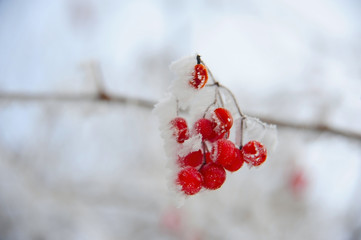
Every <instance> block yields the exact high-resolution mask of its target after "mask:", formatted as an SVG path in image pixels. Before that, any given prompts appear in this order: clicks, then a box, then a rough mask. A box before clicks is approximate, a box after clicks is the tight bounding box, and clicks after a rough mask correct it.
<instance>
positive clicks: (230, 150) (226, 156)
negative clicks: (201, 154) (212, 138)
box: [212, 139, 235, 166]
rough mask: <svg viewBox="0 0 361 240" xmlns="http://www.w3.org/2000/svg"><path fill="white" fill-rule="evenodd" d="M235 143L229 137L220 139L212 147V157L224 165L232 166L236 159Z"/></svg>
mask: <svg viewBox="0 0 361 240" xmlns="http://www.w3.org/2000/svg"><path fill="white" fill-rule="evenodd" d="M234 151H235V146H234V143H233V142H231V141H229V140H227V139H219V140H218V141H217V142H215V143H214V145H213V148H212V158H213V159H215V161H216V162H217V163H218V164H220V165H222V166H230V165H231V164H232V161H233V159H234Z"/></svg>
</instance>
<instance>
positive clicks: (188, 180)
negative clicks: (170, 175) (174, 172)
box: [176, 167, 203, 195]
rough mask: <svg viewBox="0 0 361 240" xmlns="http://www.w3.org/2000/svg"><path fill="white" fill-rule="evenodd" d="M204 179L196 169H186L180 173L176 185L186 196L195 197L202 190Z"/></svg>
mask: <svg viewBox="0 0 361 240" xmlns="http://www.w3.org/2000/svg"><path fill="white" fill-rule="evenodd" d="M202 182H203V177H202V174H200V172H198V170H197V169H195V168H194V167H185V168H183V169H182V170H181V171H180V172H179V173H178V177H177V180H176V183H177V184H178V185H179V186H181V190H182V191H183V192H184V193H185V194H186V195H194V194H196V193H198V192H199V191H200V190H201V188H202Z"/></svg>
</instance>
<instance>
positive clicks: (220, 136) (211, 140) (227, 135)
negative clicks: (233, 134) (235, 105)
mask: <svg viewBox="0 0 361 240" xmlns="http://www.w3.org/2000/svg"><path fill="white" fill-rule="evenodd" d="M214 133H215V137H214V138H212V139H209V141H210V142H215V141H217V140H219V139H222V138H224V139H228V138H229V134H230V133H229V131H228V132H224V133H220V134H217V132H215V131H214Z"/></svg>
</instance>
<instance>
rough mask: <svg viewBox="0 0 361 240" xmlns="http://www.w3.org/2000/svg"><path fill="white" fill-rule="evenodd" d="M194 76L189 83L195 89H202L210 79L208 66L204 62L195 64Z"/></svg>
mask: <svg viewBox="0 0 361 240" xmlns="http://www.w3.org/2000/svg"><path fill="white" fill-rule="evenodd" d="M192 77H193V78H192V79H191V80H190V81H189V84H190V85H191V86H192V87H194V88H195V89H201V88H202V87H204V85H205V84H206V83H207V81H208V72H207V68H206V67H205V66H204V65H202V64H197V65H195V66H194V71H193V73H192Z"/></svg>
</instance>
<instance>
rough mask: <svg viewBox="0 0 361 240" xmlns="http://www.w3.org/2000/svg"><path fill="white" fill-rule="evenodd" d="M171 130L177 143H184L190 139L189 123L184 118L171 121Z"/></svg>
mask: <svg viewBox="0 0 361 240" xmlns="http://www.w3.org/2000/svg"><path fill="white" fill-rule="evenodd" d="M171 129H172V130H173V136H174V137H175V138H176V140H177V142H179V143H183V142H184V141H185V140H187V139H188V138H189V131H188V125H187V121H186V120H185V119H184V118H182V117H176V118H174V119H173V120H172V121H171Z"/></svg>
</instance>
